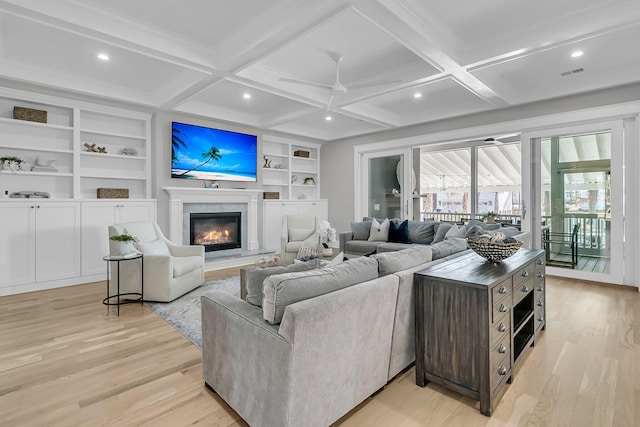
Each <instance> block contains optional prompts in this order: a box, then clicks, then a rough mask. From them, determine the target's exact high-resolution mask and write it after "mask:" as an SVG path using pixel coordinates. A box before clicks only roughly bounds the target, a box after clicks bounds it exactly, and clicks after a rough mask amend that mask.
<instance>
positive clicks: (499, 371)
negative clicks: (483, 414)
mask: <svg viewBox="0 0 640 427" xmlns="http://www.w3.org/2000/svg"><path fill="white" fill-rule="evenodd" d="M510 372H511V352H510V351H507V352H506V353H505V357H504V358H503V359H502V360H500V361H499V362H497V363H494V364H492V365H491V390H492V391H495V390H496V388H497V387H498V385H500V383H501V382H502V380H503V379H505V378H507V377H508V376H509V375H510Z"/></svg>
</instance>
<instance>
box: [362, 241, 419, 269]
mask: <svg viewBox="0 0 640 427" xmlns="http://www.w3.org/2000/svg"><path fill="white" fill-rule="evenodd" d="M371 258H373V259H375V260H376V261H378V273H379V274H380V276H386V275H388V274H393V273H396V272H398V271H402V270H406V269H407V268H411V267H415V266H416V265H420V264H424V263H425V262H429V261H431V248H430V247H429V246H424V245H415V246H413V247H410V248H407V249H402V250H400V251H396V252H384V253H379V254H375V255H371Z"/></svg>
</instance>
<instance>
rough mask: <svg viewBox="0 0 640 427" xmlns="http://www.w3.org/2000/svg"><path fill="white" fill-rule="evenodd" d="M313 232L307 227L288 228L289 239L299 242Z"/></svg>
mask: <svg viewBox="0 0 640 427" xmlns="http://www.w3.org/2000/svg"><path fill="white" fill-rule="evenodd" d="M313 233H314V231H313V230H309V229H307V228H290V229H289V241H290V242H299V241H300V240H304V239H306V238H307V237H309V236H311V235H312V234H313Z"/></svg>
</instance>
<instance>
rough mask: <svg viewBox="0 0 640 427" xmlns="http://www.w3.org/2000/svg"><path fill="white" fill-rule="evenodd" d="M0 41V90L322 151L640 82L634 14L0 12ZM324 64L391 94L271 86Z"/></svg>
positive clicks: (611, 2) (536, 8)
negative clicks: (253, 133) (227, 128)
mask: <svg viewBox="0 0 640 427" xmlns="http://www.w3.org/2000/svg"><path fill="white" fill-rule="evenodd" d="M0 34H1V37H0V77H4V78H7V79H10V80H17V81H21V82H28V83H34V84H37V85H44V86H49V87H54V88H60V89H65V90H70V91H73V92H78V93H84V94H90V95H95V96H98V97H104V98H109V99H115V100H122V101H126V102H134V103H137V104H140V105H145V106H149V107H153V108H158V109H165V110H175V111H179V112H186V113H191V114H197V115H201V116H205V117H211V118H213V119H218V120H225V121H231V122H238V123H242V124H246V125H250V126H255V127H258V128H261V129H264V130H265V131H269V130H273V131H282V132H288V133H293V134H297V135H302V136H306V137H311V138H317V139H321V140H327V141H328V140H334V139H339V138H345V137H350V136H355V135H361V134H365V133H371V132H377V131H384V130H388V129H393V128H397V127H402V126H407V125H413V124H417V123H423V122H429V121H433V120H438V119H444V118H449V117H455V116H461V115H465V114H470V113H476V112H481V111H486V110H491V109H496V108H503V107H508V106H511V105H518V104H523V103H528V102H533V101H539V100H544V99H549V98H555V97H559V96H565V95H571V94H576V93H581V92H586V91H591V90H595V89H600V88H606V87H612V86H618V85H623V84H628V83H632V82H638V81H640V72H638V70H640V49H638V48H637V46H635V44H637V43H636V42H637V40H639V39H640V1H638V0H562V1H558V0H538V1H535V2H532V1H530V0H483V1H481V2H480V1H469V0H448V1H420V0H322V1H318V0H271V1H265V0H233V1H221V0H217V1H211V0H181V1H175V0H55V1H52V0H0ZM576 50H581V51H583V52H584V55H583V56H581V57H579V58H572V57H571V53H572V52H574V51H576ZM328 51H334V52H339V53H340V54H342V55H343V56H344V59H343V61H342V62H341V64H340V81H341V83H343V84H344V85H345V86H347V87H348V86H349V85H351V84H358V83H365V82H371V81H386V82H391V83H387V84H383V85H377V86H369V87H366V88H351V89H347V92H346V94H343V93H340V92H337V93H335V95H336V96H335V98H334V100H333V102H332V104H331V108H330V111H327V105H328V104H329V100H330V98H331V91H330V89H327V88H322V89H320V88H316V87H311V86H307V85H299V84H293V83H290V82H285V81H281V80H280V79H281V78H289V79H296V80H305V81H310V82H317V83H322V84H326V85H329V86H331V85H333V83H334V81H335V63H334V62H333V60H332V59H331V58H330V57H329V55H328V53H327V52H328ZM99 52H105V53H107V54H108V55H109V56H110V58H111V59H110V61H108V62H101V61H100V60H98V59H97V58H96V55H97V54H98V53H99ZM579 69H582V70H583V71H580V72H572V71H574V70H579ZM567 72H568V75H565V76H563V75H562V74H563V73H565V74H566V73H567ZM416 92H420V93H421V94H422V97H421V98H419V99H417V98H414V97H413V95H414V94H415V93H416ZM245 93H249V94H251V99H249V100H246V99H244V98H243V97H242V96H243V94H245ZM328 114H330V115H331V116H332V117H333V120H331V121H327V120H325V117H326V116H327V115H328Z"/></svg>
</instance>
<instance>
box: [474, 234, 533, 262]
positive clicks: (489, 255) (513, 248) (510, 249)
mask: <svg viewBox="0 0 640 427" xmlns="http://www.w3.org/2000/svg"><path fill="white" fill-rule="evenodd" d="M467 246H469V248H470V249H472V250H473V251H474V252H475V253H477V254H478V255H480V256H481V257H483V258H486V259H488V260H489V261H491V262H498V261H502V260H503V259H507V258H509V257H510V256H511V255H513V254H515V253H516V252H518V249H520V248H521V247H522V242H521V241H519V240H516V242H515V243H491V242H479V241H478V240H476V239H467Z"/></svg>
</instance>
